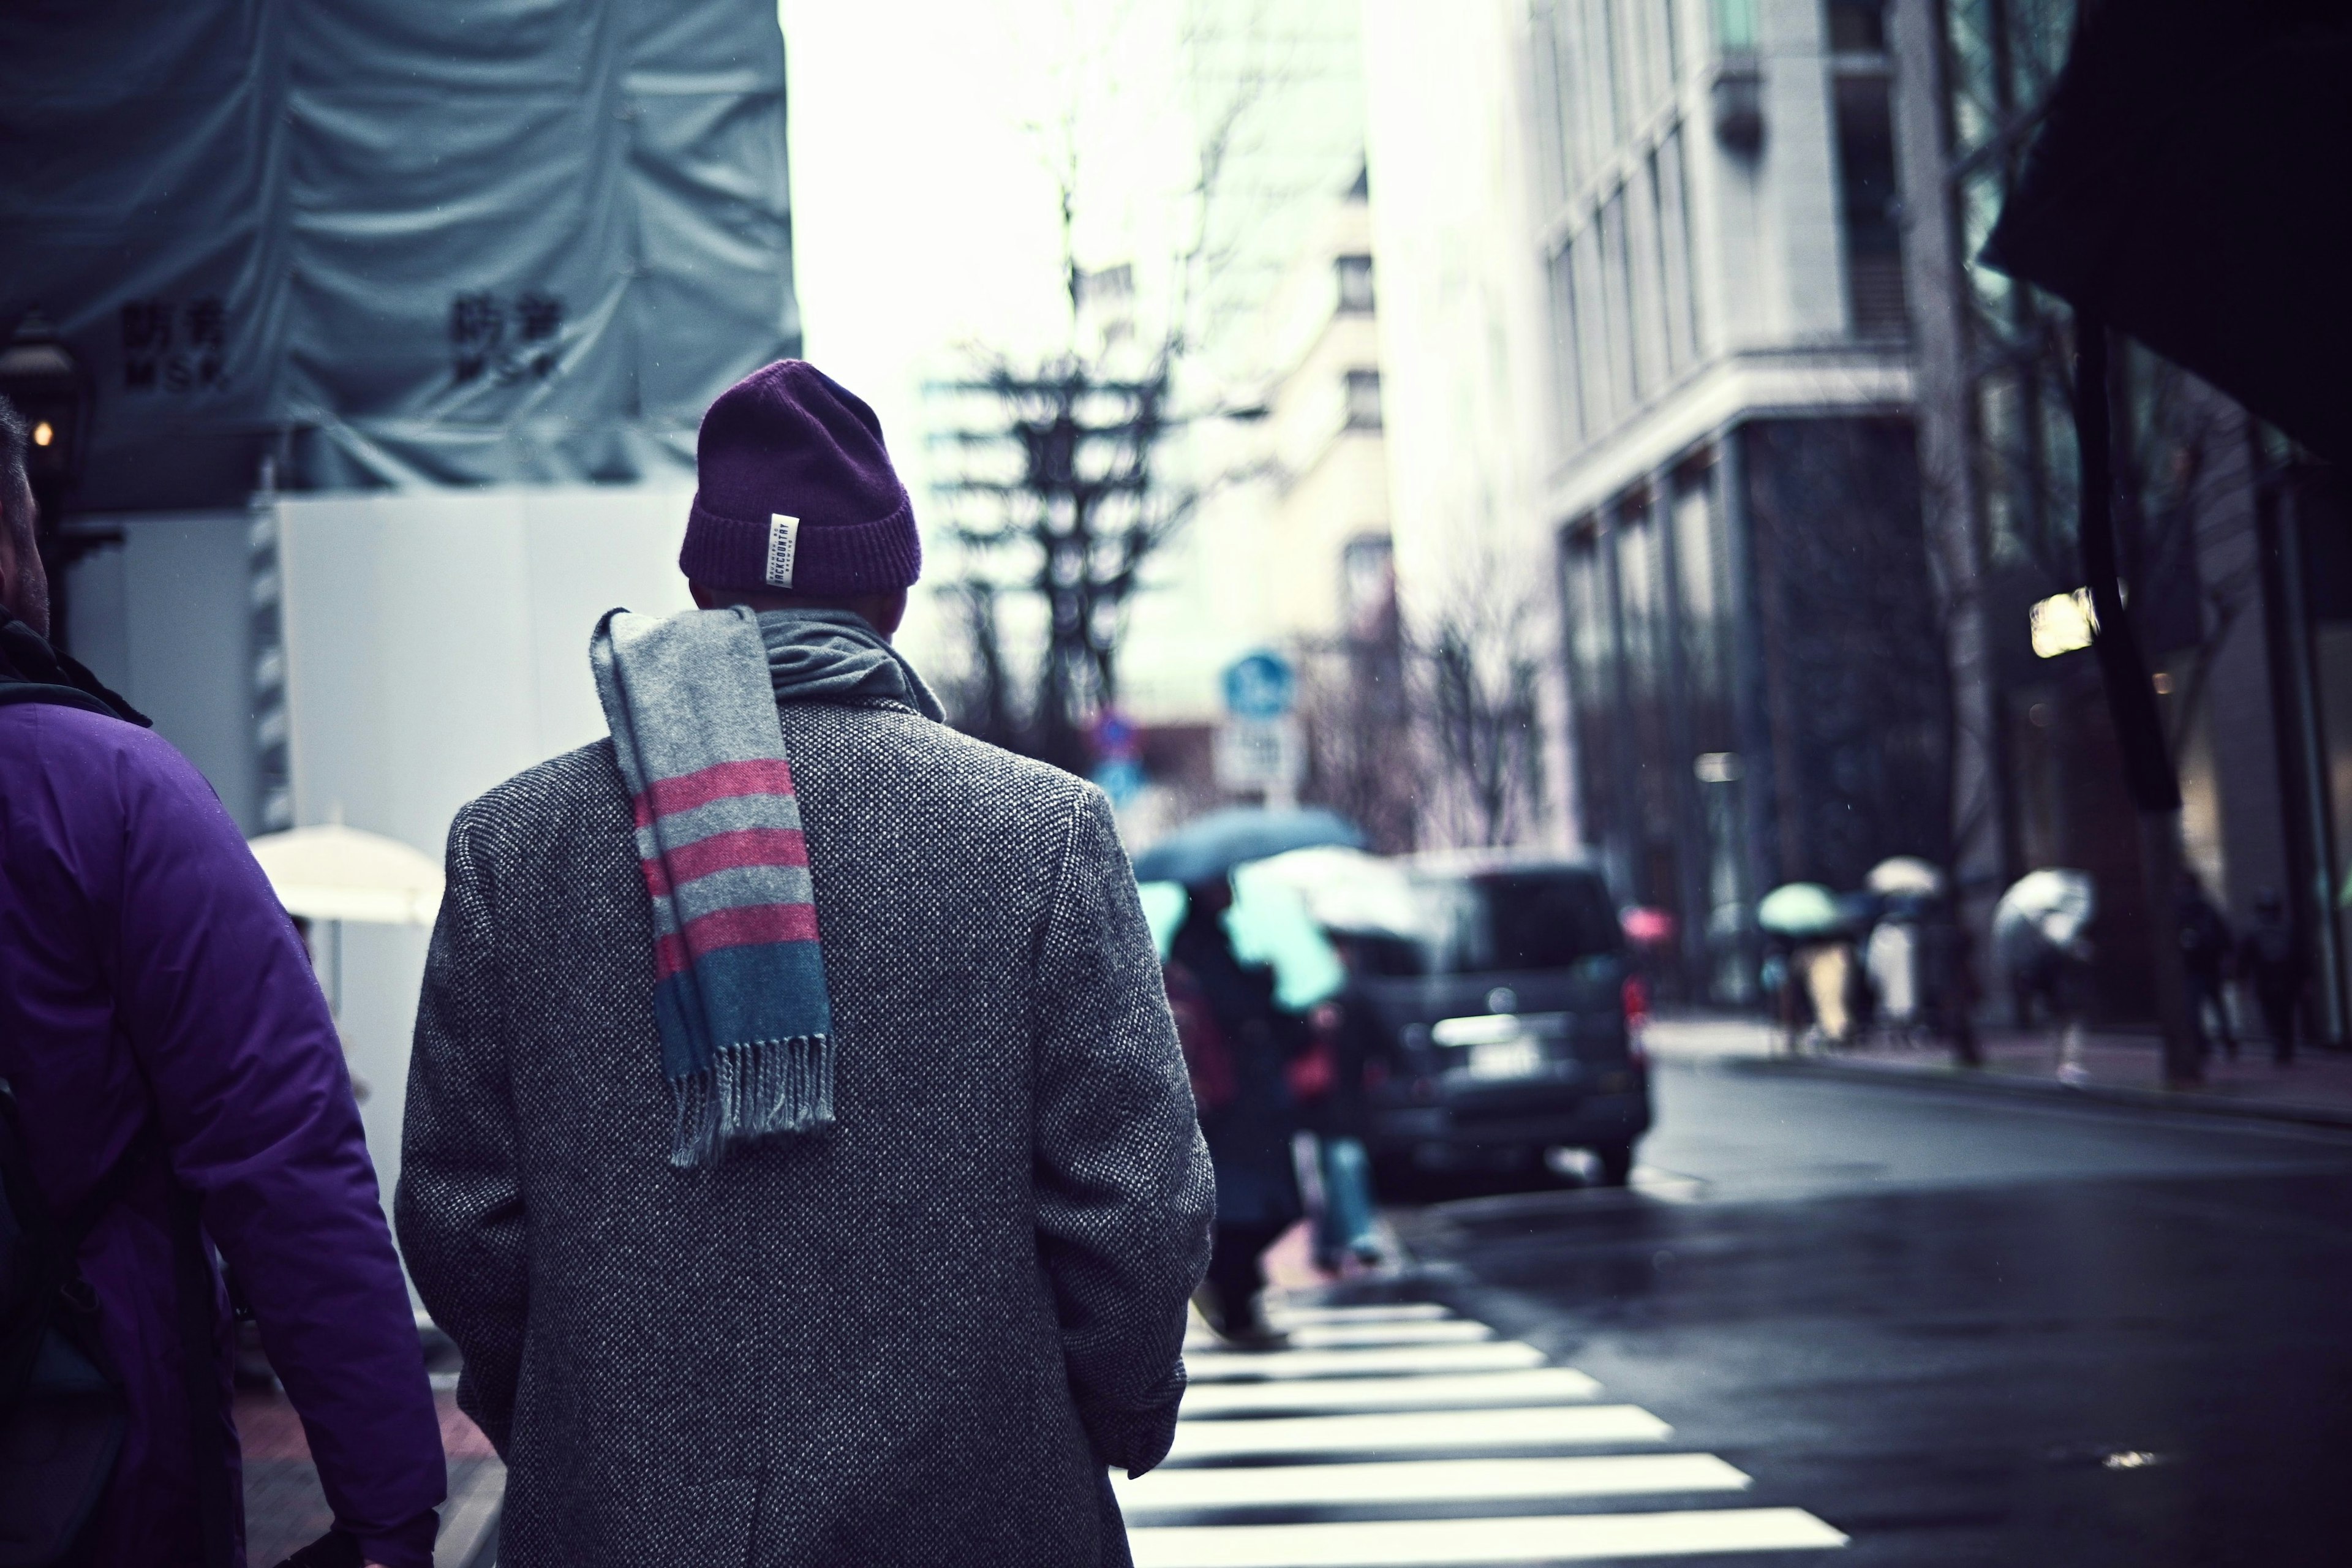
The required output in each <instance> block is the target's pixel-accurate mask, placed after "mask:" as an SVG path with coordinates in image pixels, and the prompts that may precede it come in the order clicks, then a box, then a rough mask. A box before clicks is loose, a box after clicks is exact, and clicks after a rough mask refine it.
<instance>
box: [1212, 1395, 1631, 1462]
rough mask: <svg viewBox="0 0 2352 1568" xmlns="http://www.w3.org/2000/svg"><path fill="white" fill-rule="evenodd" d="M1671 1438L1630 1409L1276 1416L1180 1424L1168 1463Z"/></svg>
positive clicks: (1596, 1407) (1577, 1407)
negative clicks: (1259, 1418) (1261, 1418)
mask: <svg viewBox="0 0 2352 1568" xmlns="http://www.w3.org/2000/svg"><path fill="white" fill-rule="evenodd" d="M1673 1435H1674V1428H1673V1427H1671V1426H1667V1425H1666V1424H1665V1423H1664V1422H1663V1421H1661V1420H1659V1419H1658V1418H1657V1417H1656V1416H1654V1415H1651V1414H1650V1413H1649V1412H1648V1411H1646V1410H1643V1409H1642V1408H1641V1407H1640V1406H1638V1405H1549V1406H1541V1407H1538V1408H1533V1409H1519V1410H1459V1411H1457V1410H1432V1411H1414V1412H1411V1413H1409V1414H1404V1415H1297V1416H1280V1415H1277V1416H1267V1417H1265V1419H1263V1420H1251V1421H1179V1422H1178V1423H1177V1424H1176V1443H1175V1447H1172V1448H1171V1449H1170V1450H1169V1454H1168V1462H1169V1463H1170V1464H1176V1465H1182V1464H1197V1463H1199V1462H1201V1461H1202V1460H1204V1459H1228V1458H1259V1457H1265V1458H1276V1457H1280V1456H1283V1455H1293V1456H1302V1457H1303V1456H1308V1455H1325V1454H1328V1455H1340V1454H1440V1453H1444V1452H1447V1451H1449V1450H1454V1451H1460V1450H1465V1449H1484V1448H1522V1447H1552V1446H1556V1445H1580V1446H1587V1447H1590V1446H1594V1445H1599V1444H1604V1443H1662V1442H1664V1441H1665V1440H1666V1438H1668V1437H1670V1436H1673Z"/></svg>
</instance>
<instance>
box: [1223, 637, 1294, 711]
mask: <svg viewBox="0 0 2352 1568" xmlns="http://www.w3.org/2000/svg"><path fill="white" fill-rule="evenodd" d="M1297 696H1298V677H1297V674H1296V673H1294V672H1293V671H1292V669H1291V668H1290V661H1289V660H1288V659H1286V658H1283V657H1282V656H1281V655H1280V654H1278V653H1276V652H1274V651H1273V650H1271V649H1268V648H1261V649H1259V650H1258V651H1257V652H1255V653H1247V654H1244V655H1243V656H1242V657H1241V658H1237V659H1235V660H1234V662H1233V663H1231V664H1229V665H1227V666H1226V667H1225V711H1226V712H1228V713H1231V714H1232V715H1233V716H1234V718H1236V719H1279V718H1281V717H1283V716H1284V715H1285V714H1286V713H1288V712H1289V711H1290V708H1291V704H1292V703H1293V702H1294V701H1296V700H1297Z"/></svg>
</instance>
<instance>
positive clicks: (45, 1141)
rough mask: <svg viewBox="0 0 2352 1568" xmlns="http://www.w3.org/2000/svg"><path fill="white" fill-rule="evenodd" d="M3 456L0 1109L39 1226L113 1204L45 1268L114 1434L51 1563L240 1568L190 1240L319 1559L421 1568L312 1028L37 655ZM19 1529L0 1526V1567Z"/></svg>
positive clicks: (17, 463) (363, 1187) (111, 707)
mask: <svg viewBox="0 0 2352 1568" xmlns="http://www.w3.org/2000/svg"><path fill="white" fill-rule="evenodd" d="M25 441H26V431H25V426H24V422H23V421H22V419H21V418H20V417H19V416H17V415H16V411H15V409H13V408H12V407H10V406H9V405H8V404H7V402H6V401H5V399H0V1079H5V1081H6V1082H7V1084H8V1086H9V1087H10V1089H12V1090H13V1094H14V1100H15V1103H16V1111H17V1113H18V1114H17V1115H16V1131H17V1132H18V1133H19V1134H20V1136H21V1138H22V1141H23V1144H24V1147H25V1152H26V1156H27V1163H28V1165H29V1175H30V1177H31V1179H32V1182H33V1183H34V1184H36V1185H37V1188H38V1189H39V1194H38V1195H39V1197H40V1198H41V1199H42V1200H43V1205H44V1206H45V1207H46V1208H47V1210H48V1212H49V1213H50V1214H51V1215H68V1214H71V1213H72V1212H73V1211H75V1210H76V1209H77V1208H79V1207H80V1206H81V1205H83V1204H84V1203H85V1202H86V1201H87V1200H89V1198H90V1196H91V1194H94V1193H98V1192H100V1191H101V1190H102V1186H103V1184H108V1183H110V1182H111V1183H112V1184H114V1188H113V1190H114V1191H115V1193H116V1194H117V1195H116V1196H115V1197H114V1198H113V1200H112V1201H111V1202H110V1203H107V1204H106V1205H104V1207H103V1208H102V1209H101V1210H100V1213H99V1214H98V1216H97V1218H96V1221H95V1223H94V1224H92V1225H91V1226H90V1228H89V1231H88V1232H87V1234H86V1236H85V1237H84V1239H83V1241H82V1244H81V1247H80V1248H79V1253H78V1255H77V1256H76V1257H75V1258H73V1259H71V1260H70V1261H71V1263H72V1265H73V1266H75V1267H76V1268H77V1271H78V1273H79V1279H80V1281H81V1284H82V1286H83V1287H86V1292H85V1291H83V1290H77V1291H75V1293H74V1295H75V1297H76V1298H77V1299H78V1300H81V1301H83V1302H86V1303H88V1311H87V1313H86V1314H83V1315H84V1316H86V1317H87V1318H89V1320H90V1323H89V1328H90V1332H89V1335H88V1338H89V1340H90V1341H91V1342H94V1344H95V1349H96V1352H97V1353H96V1356H95V1357H94V1360H96V1361H98V1362H102V1363H105V1364H106V1365H107V1366H108V1367H109V1368H110V1371H111V1372H112V1373H113V1375H114V1377H115V1378H116V1379H117V1380H118V1382H119V1384H120V1390H121V1401H122V1405H123V1406H124V1414H125V1426H124V1430H123V1433H122V1438H121V1447H120V1449H119V1451H118V1453H117V1456H116V1458H115V1460H114V1463H113V1469H112V1473H111V1476H110V1479H108V1481H107V1483H106V1490H105V1492H104V1494H103V1496H102V1497H101V1499H100V1501H99V1504H98V1508H97V1512H96V1515H95V1519H94V1521H93V1522H92V1523H91V1525H90V1526H89V1531H88V1533H87V1534H86V1535H85V1536H84V1538H83V1539H82V1541H81V1542H80V1552H81V1553H82V1555H79V1556H78V1557H76V1558H75V1559H74V1561H75V1562H76V1563H79V1564H82V1565H83V1568H198V1565H200V1564H201V1565H204V1568H227V1564H229V1563H232V1562H236V1563H242V1562H243V1560H244V1556H243V1547H242V1545H241V1544H240V1541H241V1537H242V1533H243V1490H242V1488H241V1487H240V1485H239V1484H238V1483H239V1478H238V1464H237V1452H236V1426H234V1424H233V1423H232V1421H231V1418H230V1414H229V1404H228V1400H229V1380H230V1365H231V1343H232V1342H231V1337H230V1325H231V1319H230V1316H229V1313H228V1310H227V1298H226V1292H225V1290H224V1289H223V1286H222V1283H221V1279H220V1277H219V1274H218V1271H217V1269H216V1268H215V1266H214V1264H213V1262H212V1260H211V1258H210V1256H209V1252H208V1250H207V1249H206V1247H205V1242H206V1239H207V1238H208V1239H209V1242H210V1244H211V1246H212V1247H217V1248H218V1249H219V1252H220V1254H221V1255H222V1256H223V1257H225V1258H226V1259H227V1260H228V1261H229V1263H230V1264H231V1265H232V1266H233V1267H234V1268H236V1278H237V1281H238V1283H239V1285H240V1287H241V1288H242V1289H243V1292H244V1295H245V1296H246V1298H247V1300H249V1302H250V1303H251V1306H252V1309H253V1311H254V1314H255V1317H256V1318H257V1321H258V1323H259V1327H260V1330H261V1334H262V1338H263V1341H264V1342H265V1343H266V1345H267V1346H268V1352H269V1357H270V1362H271V1364H272V1365H273V1367H274V1368H275V1369H276V1371H277V1373H278V1377H279V1379H280V1380H281V1381H282V1382H283V1383H284V1384H285V1387H286V1392H287V1394H288V1396H289V1398H290V1399H291V1400H292V1401H293V1404H294V1407H295V1409H296V1410H297V1411H298V1412H299V1414H300V1415H301V1417H302V1423H303V1426H304V1428H305V1430H306V1431H307V1432H308V1434H309V1436H310V1452H311V1454H312V1456H313V1458H315V1459H316V1461H317V1464H318V1468H319V1479H320V1484H321V1485H322V1487H323V1488H324V1489H325V1491H326V1496H327V1501H328V1504H329V1506H330V1507H331V1509H332V1510H333V1513H334V1518H335V1521H336V1524H337V1526H338V1527H339V1529H340V1530H341V1531H342V1532H343V1533H344V1534H345V1535H346V1536H347V1537H348V1538H349V1539H347V1540H346V1541H344V1542H341V1545H342V1546H343V1547H344V1548H346V1549H350V1550H352V1551H353V1552H354V1554H355V1555H356V1556H359V1557H364V1558H365V1560H366V1561H368V1562H370V1563H380V1564H383V1568H430V1564H431V1563H432V1561H433V1537H434V1532H435V1531H436V1528H437V1525H436V1517H435V1510H436V1508H437V1507H438V1505H439V1504H440V1502H441V1500H442V1496H443V1492H444V1490H445V1485H446V1468H445V1467H444V1461H443V1458H442V1452H441V1434H440V1424H439V1420H438V1417H437V1416H436V1414H435V1412H434V1408H433V1396H432V1392H431V1389H430V1387H429V1386H428V1384H427V1383H426V1380H425V1356H424V1351H423V1347H422V1345H421V1344H420V1342H419V1341H418V1339H417V1334H416V1323H415V1318H414V1316H413V1315H412V1313H411V1311H410V1308H409V1303H408V1291H407V1288H406V1286H405V1285H404V1283H403V1282H402V1280H401V1276H400V1263H399V1260H398V1259H397V1258H395V1257H394V1253H393V1249H392V1237H391V1234H390V1232H389V1230H388V1229H387V1228H386V1226H385V1225H384V1217H383V1208H382V1206H381V1205H380V1202H379V1200H378V1197H377V1192H376V1184H375V1167H374V1165H373V1163H371V1162H370V1160H369V1158H368V1152H367V1147H366V1144H365V1142H364V1141H363V1139H362V1134H361V1131H360V1116H359V1108H358V1106H357V1105H356V1104H354V1103H353V1101H352V1088H351V1079H350V1078H349V1076H348V1074H347V1073H346V1071H345V1069H344V1067H343V1057H342V1047H341V1042H340V1041H339V1040H338V1038H337V1037H336V1034H335V1026H334V1022H333V1020H332V1019H331V1017H330V1016H328V1011H327V1005H326V1001H325V999H324V998H323V997H322V996H320V994H319V987H318V984H317V982H316V980H315V979H314V978H313V977H312V974H311V972H310V961H309V959H308V958H307V957H306V955H305V954H304V952H303V949H302V944H301V942H300V939H299V938H298V937H297V936H296V935H295V932H294V927H293V924H292V922H291V921H289V919H288V917H287V914H286V912H285V910H283V909H281V908H279V906H278V900H277V897H276V896H275V895H274V894H273V893H272V892H271V891H270V888H269V884H268V881H267V880H266V879H264V878H263V876H262V874H261V868H260V867H258V866H257V865H256V864H254V859H253V855H252V853H251V852H250V851H249V850H247V848H246V847H245V841H244V839H243V838H242V837H240V836H239V835H238V833H237V830H236V824H235V823H233V822H232V821H230V819H229V816H228V813H227V812H226V811H225V810H223V809H222V808H221V804H220V802H219V800H217V799H216V798H215V796H214V795H213V792H212V789H211V786H209V785H208V784H205V780H204V778H203V776H202V775H201V774H199V773H197V772H196V770H195V769H194V768H193V767H191V766H190V765H189V764H188V762H187V760H186V759H185V758H184V757H182V756H181V755H180V753H179V752H175V751H173V749H172V747H171V746H170V745H169V744H167V743H166V742H163V740H162V739H161V738H159V737H158V736H157V735H156V734H155V733H154V731H152V730H150V729H149V728H147V721H146V720H145V719H144V718H143V717H142V716H141V715H139V714H138V713H137V712H136V711H135V710H132V709H131V707H130V706H129V705H128V704H127V703H125V702H124V701H123V700H121V698H119V697H117V696H116V695H115V694H114V693H113V692H111V691H109V690H108V689H106V688H105V687H104V686H102V685H100V683H99V682H98V680H97V679H94V678H93V677H92V676H91V675H90V673H89V671H88V670H86V669H84V668H82V667H81V666H80V665H79V664H77V663H75V662H74V661H73V660H72V659H71V658H68V657H67V656H65V655H64V654H62V653H59V652H58V650H56V649H55V648H53V647H50V646H49V644H48V641H47V630H48V613H47V603H48V601H47V580H46V578H45V576H44V575H43V573H42V569H41V561H40V556H39V554H38V552H37V549H36V547H35V542H34V531H33V518H32V505H33V501H32V496H31V492H30V489H29V487H28V486H27V485H26V475H25ZM27 1195H29V1194H27ZM15 1201H16V1194H12V1204H13V1203H14V1202H15ZM15 1212H16V1213H17V1214H18V1216H19V1218H20V1220H21V1218H22V1211H21V1210H18V1211H15ZM199 1226H200V1227H201V1228H200V1229H199ZM206 1340H209V1341H210V1348H209V1351H203V1350H199V1351H198V1352H197V1354H200V1355H203V1356H205V1361H206V1363H207V1364H203V1365H194V1366H192V1365H191V1363H192V1362H193V1361H194V1360H195V1359H196V1357H195V1356H194V1355H190V1354H187V1353H184V1352H185V1349H186V1347H188V1346H189V1345H190V1344H191V1343H194V1344H195V1345H197V1346H203V1345H204V1344H205V1342H206ZM10 1436H11V1434H10V1433H8V1432H6V1431H0V1509H6V1508H8V1506H9V1505H8V1503H7V1498H8V1495H9V1493H8V1485H9V1483H10V1478H9V1475H8V1471H9V1468H10V1465H11V1462H12V1460H13V1459H15V1458H18V1457H19V1456H18V1454H17V1453H16V1451H15V1450H14V1446H13V1444H12V1443H11V1442H10V1441H9V1440H8V1439H9V1437H10ZM22 1522H24V1521H23V1520H22V1519H21V1518H16V1519H7V1518H0V1540H7V1541H11V1542H14V1541H15V1540H16V1535H15V1531H11V1530H9V1529H8V1528H6V1527H7V1526H9V1525H12V1524H21V1523H22Z"/></svg>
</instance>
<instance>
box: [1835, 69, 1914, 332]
mask: <svg viewBox="0 0 2352 1568" xmlns="http://www.w3.org/2000/svg"><path fill="white" fill-rule="evenodd" d="M1837 149H1838V216H1839V219H1840V221H1841V223H1842V225H1843V229H1844V238H1845V275H1846V303H1847V308H1848V316H1849V319H1850V320H1851V321H1852V322H1853V335H1854V336H1856V337H1858V338H1899V337H1902V336H1904V335H1905V334H1906V332H1907V331H1909V330H1910V312H1909V309H1908V307H1907V305H1906V302H1905V300H1904V293H1903V231H1902V230H1901V229H1900V228H1899V227H1897V226H1896V223H1895V214H1896V208H1895V127H1894V121H1893V119H1892V117H1891V115H1890V113H1889V110H1888V107H1887V92H1886V83H1885V81H1883V80H1879V79H1874V78H1864V79H1852V80H1846V81H1841V82H1839V83H1838V84H1837Z"/></svg>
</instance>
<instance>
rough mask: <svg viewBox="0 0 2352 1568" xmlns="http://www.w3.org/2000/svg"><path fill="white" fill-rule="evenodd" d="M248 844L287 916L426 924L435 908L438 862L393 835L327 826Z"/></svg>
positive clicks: (268, 836) (270, 835) (266, 836)
mask: <svg viewBox="0 0 2352 1568" xmlns="http://www.w3.org/2000/svg"><path fill="white" fill-rule="evenodd" d="M248 847H249V848H251V849H252V851H253V858H255V859H256V860H258V861H260V862H261V870H262V874H263V875H265V876H267V877H268V879H269V885H270V887H271V888H272V889H275V891H276V892H277V894H278V902H279V903H281V904H284V905H285V906H286V910H287V912H288V913H289V914H297V915H302V916H305V917H307V918H309V919H310V920H314V921H369V922H371V923H373V924H376V925H405V926H429V925H431V924H432V923H433V919H434V916H435V915H436V914H437V913H438V912H439V911H440V909H441V868H440V866H439V865H438V864H436V862H435V861H434V859H433V858H432V857H430V856H428V855H423V854H420V853H418V852H417V851H416V850H414V849H411V848H410V847H408V846H407V845H405V844H403V843H401V842H399V841H398V840H397V839H392V838H385V837H382V836H381V835H378V834H373V833H362V832H361V831H360V830H359V829H358V828H356V827H344V826H340V825H330V826H323V827H297V828H294V829H293V830H291V831H290V832H286V833H268V834H264V835H263V836H262V837H259V838H256V839H254V840H253V841H252V842H251V844H250V845H249V846H248Z"/></svg>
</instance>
